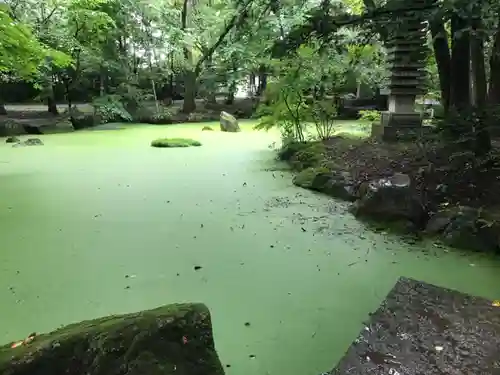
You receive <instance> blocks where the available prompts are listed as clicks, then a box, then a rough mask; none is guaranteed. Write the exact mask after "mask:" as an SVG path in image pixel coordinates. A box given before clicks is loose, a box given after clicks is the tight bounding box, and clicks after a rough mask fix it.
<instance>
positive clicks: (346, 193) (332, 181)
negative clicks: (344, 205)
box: [293, 167, 356, 201]
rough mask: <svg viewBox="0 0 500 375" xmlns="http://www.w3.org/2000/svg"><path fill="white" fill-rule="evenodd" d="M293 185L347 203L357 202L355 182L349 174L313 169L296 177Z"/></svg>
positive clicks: (304, 171)
mask: <svg viewBox="0 0 500 375" xmlns="http://www.w3.org/2000/svg"><path fill="white" fill-rule="evenodd" d="M293 183H294V184H295V185H297V186H300V187H303V188H305V189H309V190H314V191H319V192H321V193H324V194H327V195H329V196H331V197H334V198H339V199H342V200H347V201H354V200H356V194H355V189H354V181H353V179H352V178H351V175H350V173H349V172H335V171H334V172H332V171H329V170H328V169H326V168H322V167H317V168H314V167H311V168H307V169H304V170H303V171H301V172H300V173H298V174H297V175H296V176H295V177H294V179H293Z"/></svg>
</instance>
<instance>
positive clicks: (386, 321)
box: [330, 278, 500, 375]
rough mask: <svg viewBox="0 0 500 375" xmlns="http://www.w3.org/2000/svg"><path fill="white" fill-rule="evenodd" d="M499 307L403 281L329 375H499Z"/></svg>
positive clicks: (413, 281) (416, 282)
mask: <svg viewBox="0 0 500 375" xmlns="http://www.w3.org/2000/svg"><path fill="white" fill-rule="evenodd" d="M499 345H500V308H499V307H495V306H493V303H492V301H489V300H486V299H483V298H478V297H473V296H470V295H466V294H462V293H459V292H456V291H453V290H449V289H444V288H439V287H437V286H434V285H429V284H425V283H421V282H418V281H415V280H410V279H406V278H401V279H400V280H399V281H398V283H397V284H396V286H395V287H394V289H393V290H392V291H391V292H390V293H389V295H388V296H387V298H386V299H385V301H384V302H383V303H382V305H381V307H380V308H379V309H378V310H377V312H376V313H375V314H373V315H372V318H371V321H370V322H369V323H368V324H367V326H366V327H365V328H364V329H363V330H362V331H361V333H360V334H359V336H358V338H357V339H356V340H355V341H354V343H353V344H352V346H351V347H350V348H349V350H348V352H347V354H346V355H345V356H344V358H343V359H342V360H341V361H340V362H339V364H338V365H337V367H336V368H335V369H334V370H333V371H332V372H331V373H330V374H331V375H337V374H338V375H341V374H342V375H344V374H351V375H364V374H367V375H368V374H370V375H372V374H373V375H378V374H384V375H385V374H401V375H403V374H405V375H418V374H426V375H434V374H435V375H438V374H439V375H440V374H497V373H498V348H499Z"/></svg>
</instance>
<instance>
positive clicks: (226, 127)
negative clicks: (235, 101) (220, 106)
mask: <svg viewBox="0 0 500 375" xmlns="http://www.w3.org/2000/svg"><path fill="white" fill-rule="evenodd" d="M220 130H221V131H223V132H229V133H237V132H239V131H241V129H240V126H239V125H238V120H236V117H234V116H233V115H230V114H229V113H227V112H224V111H222V112H221V113H220Z"/></svg>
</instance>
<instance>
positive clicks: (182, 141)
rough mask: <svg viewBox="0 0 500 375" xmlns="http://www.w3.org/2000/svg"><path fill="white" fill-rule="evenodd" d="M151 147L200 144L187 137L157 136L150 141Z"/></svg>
mask: <svg viewBox="0 0 500 375" xmlns="http://www.w3.org/2000/svg"><path fill="white" fill-rule="evenodd" d="M151 146H152V147H191V146H201V143H200V142H199V141H195V140H194V139H189V138H159V139H155V140H154V141H153V142H151Z"/></svg>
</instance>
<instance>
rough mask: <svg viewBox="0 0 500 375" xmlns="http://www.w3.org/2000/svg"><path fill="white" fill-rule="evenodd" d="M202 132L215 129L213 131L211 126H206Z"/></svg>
mask: <svg viewBox="0 0 500 375" xmlns="http://www.w3.org/2000/svg"><path fill="white" fill-rule="evenodd" d="M201 130H202V131H213V130H214V129H212V128H211V127H210V126H204V127H203V129H201Z"/></svg>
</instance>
